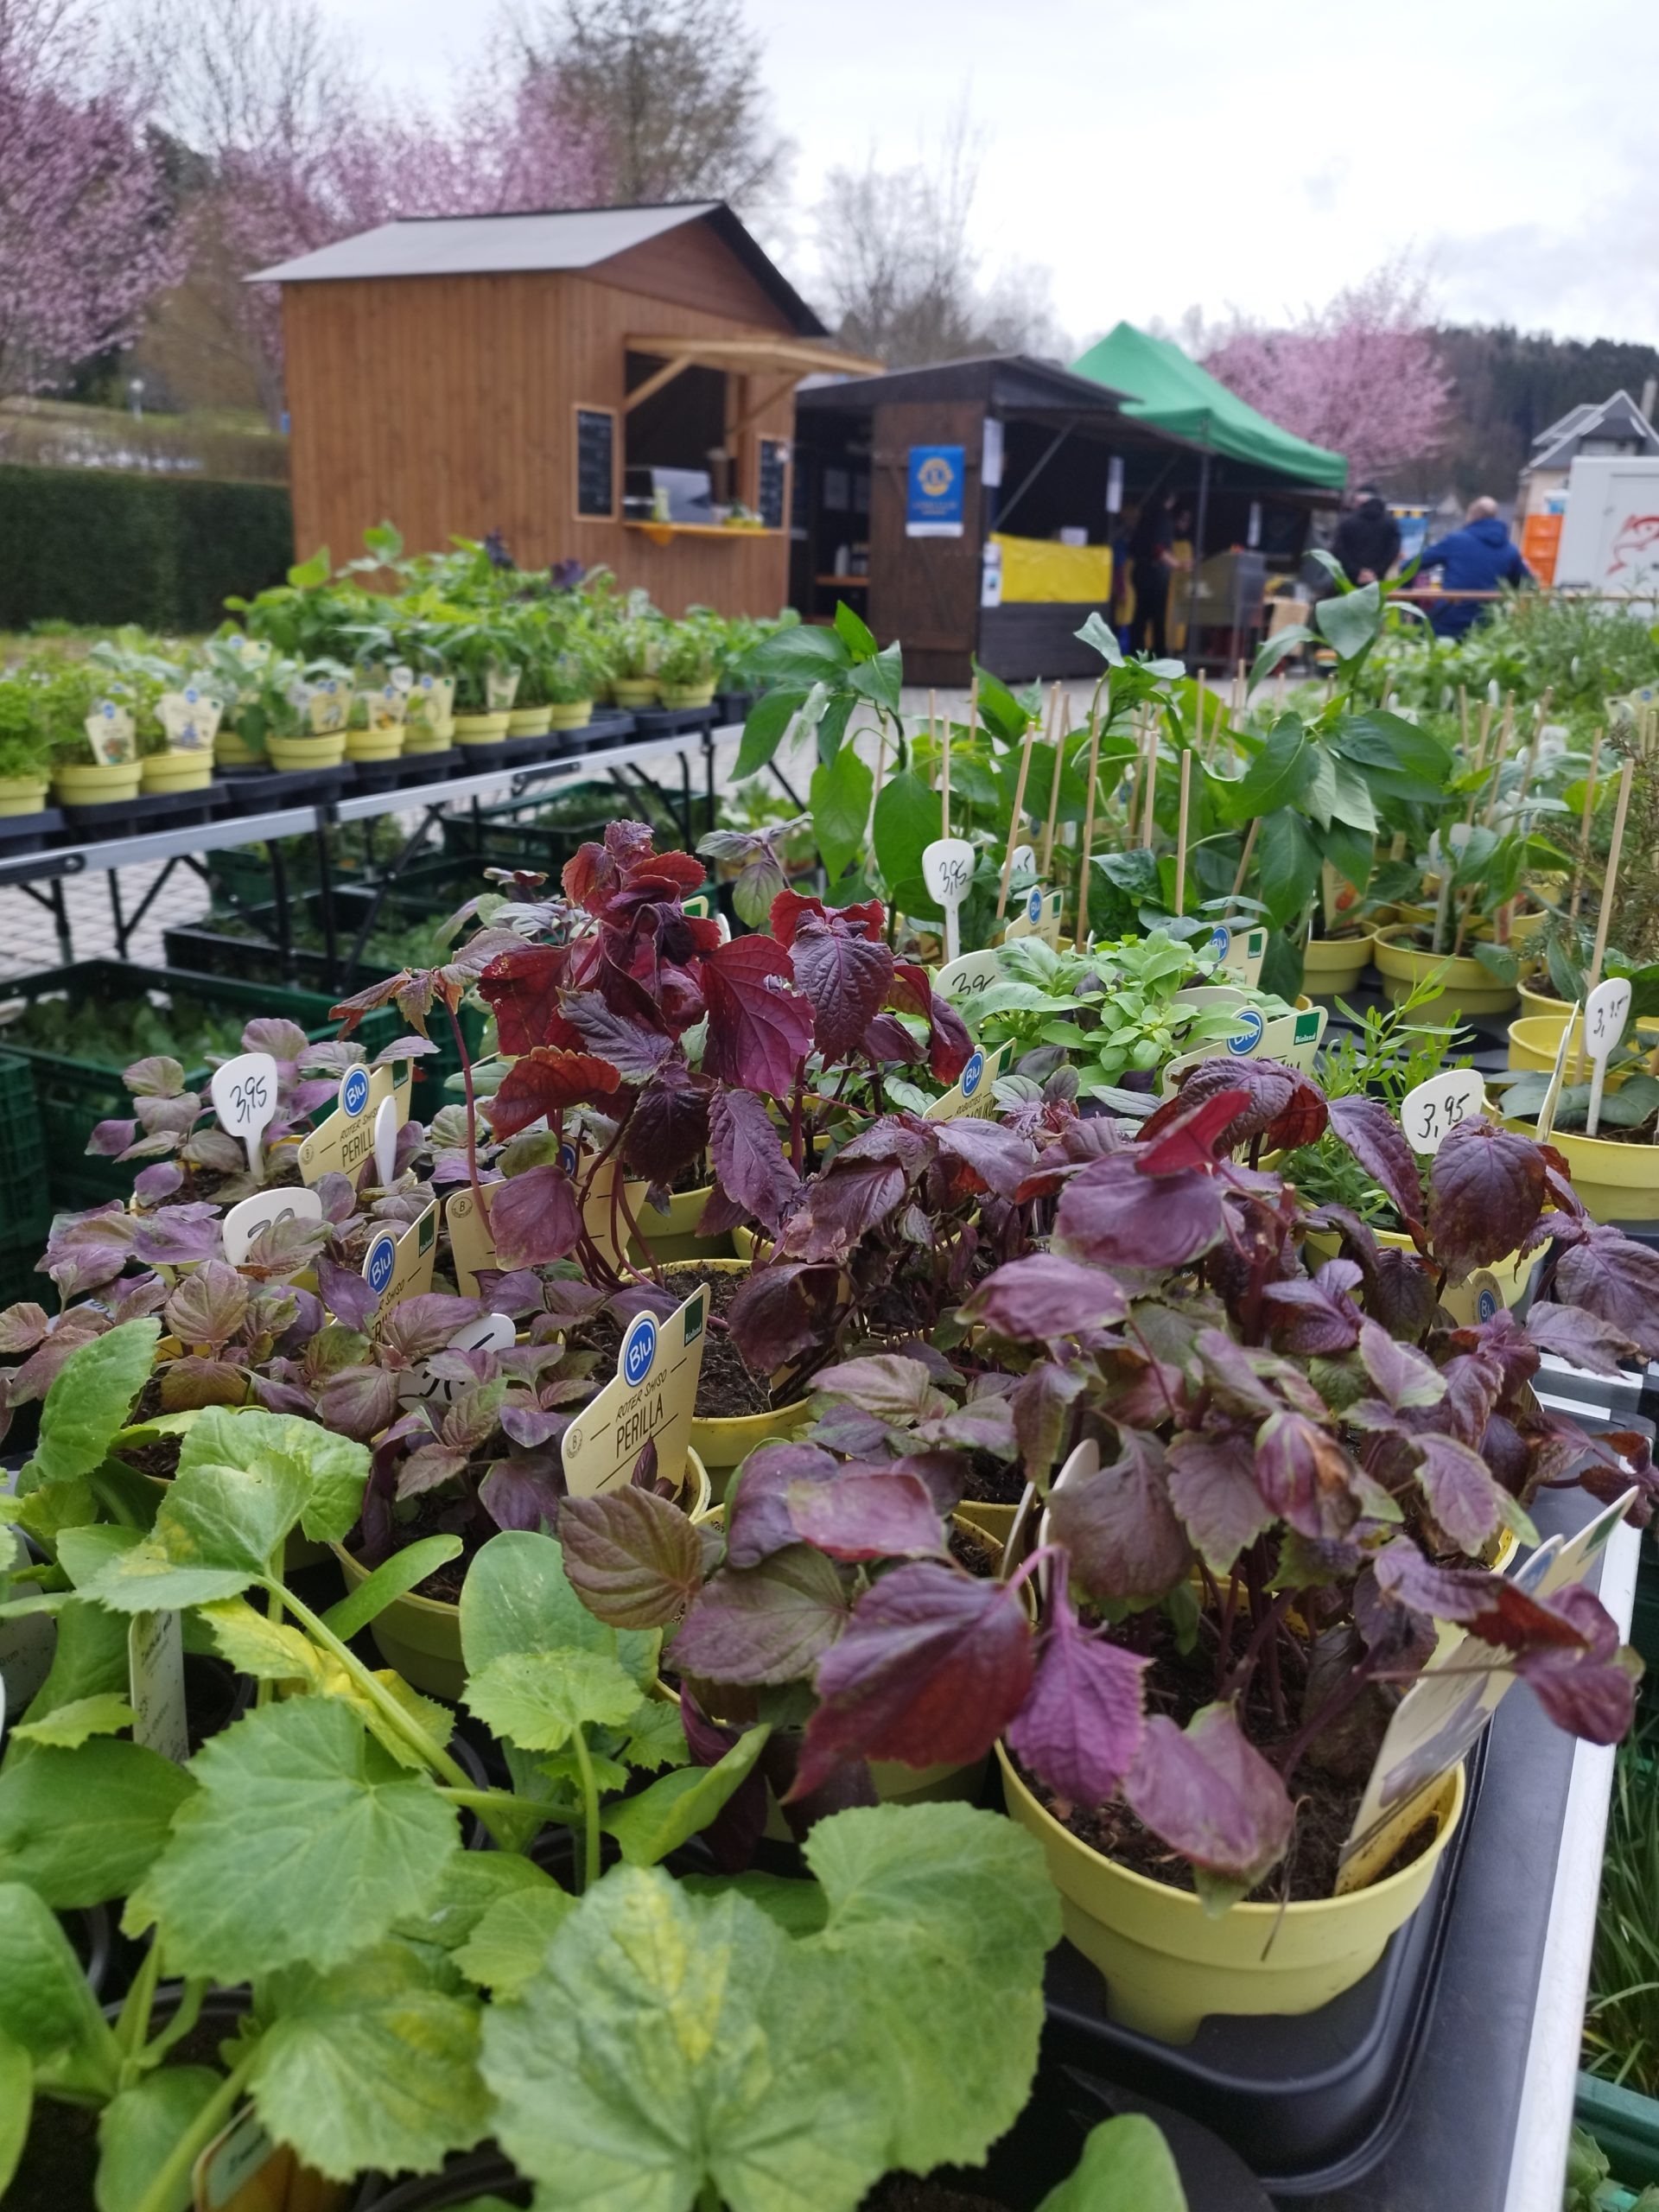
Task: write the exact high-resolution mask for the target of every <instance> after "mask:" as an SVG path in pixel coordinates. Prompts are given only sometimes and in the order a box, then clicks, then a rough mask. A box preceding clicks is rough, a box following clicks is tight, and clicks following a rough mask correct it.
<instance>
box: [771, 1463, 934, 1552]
mask: <svg viewBox="0 0 1659 2212" xmlns="http://www.w3.org/2000/svg"><path fill="white" fill-rule="evenodd" d="M784 1503H785V1510H786V1511H787V1513H788V1515H789V1518H790V1522H791V1526H792V1528H793V1529H794V1531H795V1534H796V1536H797V1537H798V1540H799V1541H801V1542H803V1543H807V1544H810V1545H811V1546H812V1547H813V1548H814V1549H815V1550H817V1551H821V1552H827V1553H828V1554H829V1557H830V1558H831V1559H838V1560H872V1559H906V1558H926V1557H927V1556H928V1555H929V1554H931V1553H936V1552H942V1551H943V1550H944V1527H943V1526H942V1524H941V1522H940V1520H939V1514H938V1507H937V1506H936V1505H935V1504H934V1503H933V1496H932V1492H931V1491H930V1490H929V1489H928V1487H927V1484H925V1482H924V1481H923V1480H922V1479H921V1478H920V1476H919V1475H906V1474H897V1473H888V1472H886V1471H881V1470H874V1469H873V1470H871V1471H868V1472H864V1471H861V1472H857V1473H855V1472H853V1471H851V1470H850V1469H849V1470H845V1471H842V1473H841V1474H839V1475H837V1476H836V1479H835V1480H834V1481H833V1482H829V1483H825V1482H818V1481H815V1480H814V1479H813V1478H811V1477H810V1476H809V1477H808V1478H806V1479H805V1480H804V1481H802V1480H799V1479H798V1480H796V1481H794V1482H792V1483H791V1484H790V1486H789V1489H788V1491H787V1492H786V1493H785V1500H784Z"/></svg>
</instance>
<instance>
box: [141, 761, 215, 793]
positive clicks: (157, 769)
mask: <svg viewBox="0 0 1659 2212" xmlns="http://www.w3.org/2000/svg"><path fill="white" fill-rule="evenodd" d="M138 781H139V785H140V788H141V789H142V790H143V791H146V792H154V791H206V790H207V786H208V785H209V784H211V783H212V782H213V754H212V753H207V752H202V753H146V754H145V755H144V757H143V760H141V761H140V762H139V763H138Z"/></svg>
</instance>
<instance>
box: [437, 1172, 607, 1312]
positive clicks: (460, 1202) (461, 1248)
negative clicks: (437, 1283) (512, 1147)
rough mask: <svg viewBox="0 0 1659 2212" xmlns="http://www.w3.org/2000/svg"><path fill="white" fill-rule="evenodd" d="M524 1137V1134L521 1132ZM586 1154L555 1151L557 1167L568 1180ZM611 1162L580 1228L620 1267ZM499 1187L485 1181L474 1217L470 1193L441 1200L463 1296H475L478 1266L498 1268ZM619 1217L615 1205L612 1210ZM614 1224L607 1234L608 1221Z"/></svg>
mask: <svg viewBox="0 0 1659 2212" xmlns="http://www.w3.org/2000/svg"><path fill="white" fill-rule="evenodd" d="M525 1134H526V1135H528V1134H529V1132H528V1131H526V1132H525ZM587 1159H588V1155H587V1154H586V1153H585V1152H583V1153H581V1154H579V1153H578V1152H577V1150H576V1147H575V1145H573V1144H563V1145H561V1146H560V1147H559V1165H560V1166H561V1167H563V1170H564V1172H565V1173H566V1174H567V1175H569V1177H570V1179H571V1180H572V1181H573V1182H575V1181H579V1180H580V1179H582V1175H583V1174H584V1173H586V1164H587ZM616 1178H617V1162H616V1160H615V1159H614V1157H613V1158H612V1159H610V1160H607V1161H606V1162H605V1165H604V1166H602V1167H601V1169H600V1171H599V1173H598V1174H597V1175H596V1176H595V1178H594V1187H593V1189H592V1190H591V1191H589V1192H588V1196H587V1198H586V1199H585V1201H584V1202H583V1205H582V1226H583V1228H584V1229H586V1230H587V1231H588V1235H589V1236H591V1237H592V1238H593V1240H594V1243H595V1244H596V1245H597V1246H598V1248H599V1249H600V1250H601V1252H602V1253H604V1254H605V1255H606V1257H607V1259H608V1260H609V1261H610V1262H611V1263H612V1265H613V1266H620V1263H621V1255H620V1251H619V1249H618V1245H619V1242H620V1236H626V1232H627V1224H626V1222H625V1221H622V1220H620V1218H617V1217H616V1216H613V1212H612V1207H611V1199H612V1197H613V1193H614V1191H615V1185H616ZM500 1188H501V1185H500V1184H499V1183H486V1184H485V1185H484V1186H483V1190H484V1212H483V1216H482V1217H481V1218H480V1214H479V1209H478V1203H477V1200H476V1199H475V1198H474V1196H473V1193H472V1192H471V1191H470V1190H461V1191H457V1192H455V1193H454V1196H453V1197H452V1198H448V1199H447V1200H446V1201H445V1204H444V1209H443V1225H444V1227H445V1228H446V1229H447V1230H448V1232H449V1256H450V1258H451V1259H452V1260H453V1261H454V1268H455V1287H456V1289H457V1290H458V1291H459V1292H460V1293H461V1296H462V1297H463V1298H476V1297H477V1296H478V1294H479V1289H478V1271H479V1269H480V1268H498V1267H499V1266H500V1264H501V1262H499V1260H498V1259H497V1258H496V1256H495V1239H494V1237H493V1236H492V1235H491V1233H490V1220H489V1209H490V1206H491V1205H492V1203H493V1198H494V1194H495V1192H497V1191H499V1189H500ZM617 1211H618V1214H619V1215H620V1207H619V1208H618V1210H617ZM613 1220H614V1222H615V1231H616V1232H620V1235H619V1233H613Z"/></svg>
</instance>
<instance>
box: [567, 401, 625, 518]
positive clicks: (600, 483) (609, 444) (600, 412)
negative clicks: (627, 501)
mask: <svg viewBox="0 0 1659 2212" xmlns="http://www.w3.org/2000/svg"><path fill="white" fill-rule="evenodd" d="M576 512H577V514H578V515H602V516H604V517H606V518H609V517H611V516H613V515H614V514H615V512H616V416H614V415H613V413H612V411H611V410H610V409H609V408H608V407H578V408H577V410H576Z"/></svg>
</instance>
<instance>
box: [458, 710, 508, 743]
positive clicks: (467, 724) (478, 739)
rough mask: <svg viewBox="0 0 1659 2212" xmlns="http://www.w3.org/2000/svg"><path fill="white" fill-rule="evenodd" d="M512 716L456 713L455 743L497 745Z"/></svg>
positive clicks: (505, 731) (505, 732)
mask: <svg viewBox="0 0 1659 2212" xmlns="http://www.w3.org/2000/svg"><path fill="white" fill-rule="evenodd" d="M511 720H512V716H511V715H507V714H505V713H502V714H499V715H456V716H455V742H456V744H457V745H499V744H500V743H501V741H502V740H503V739H504V738H505V736H506V734H507V724H508V722H509V721H511Z"/></svg>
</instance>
